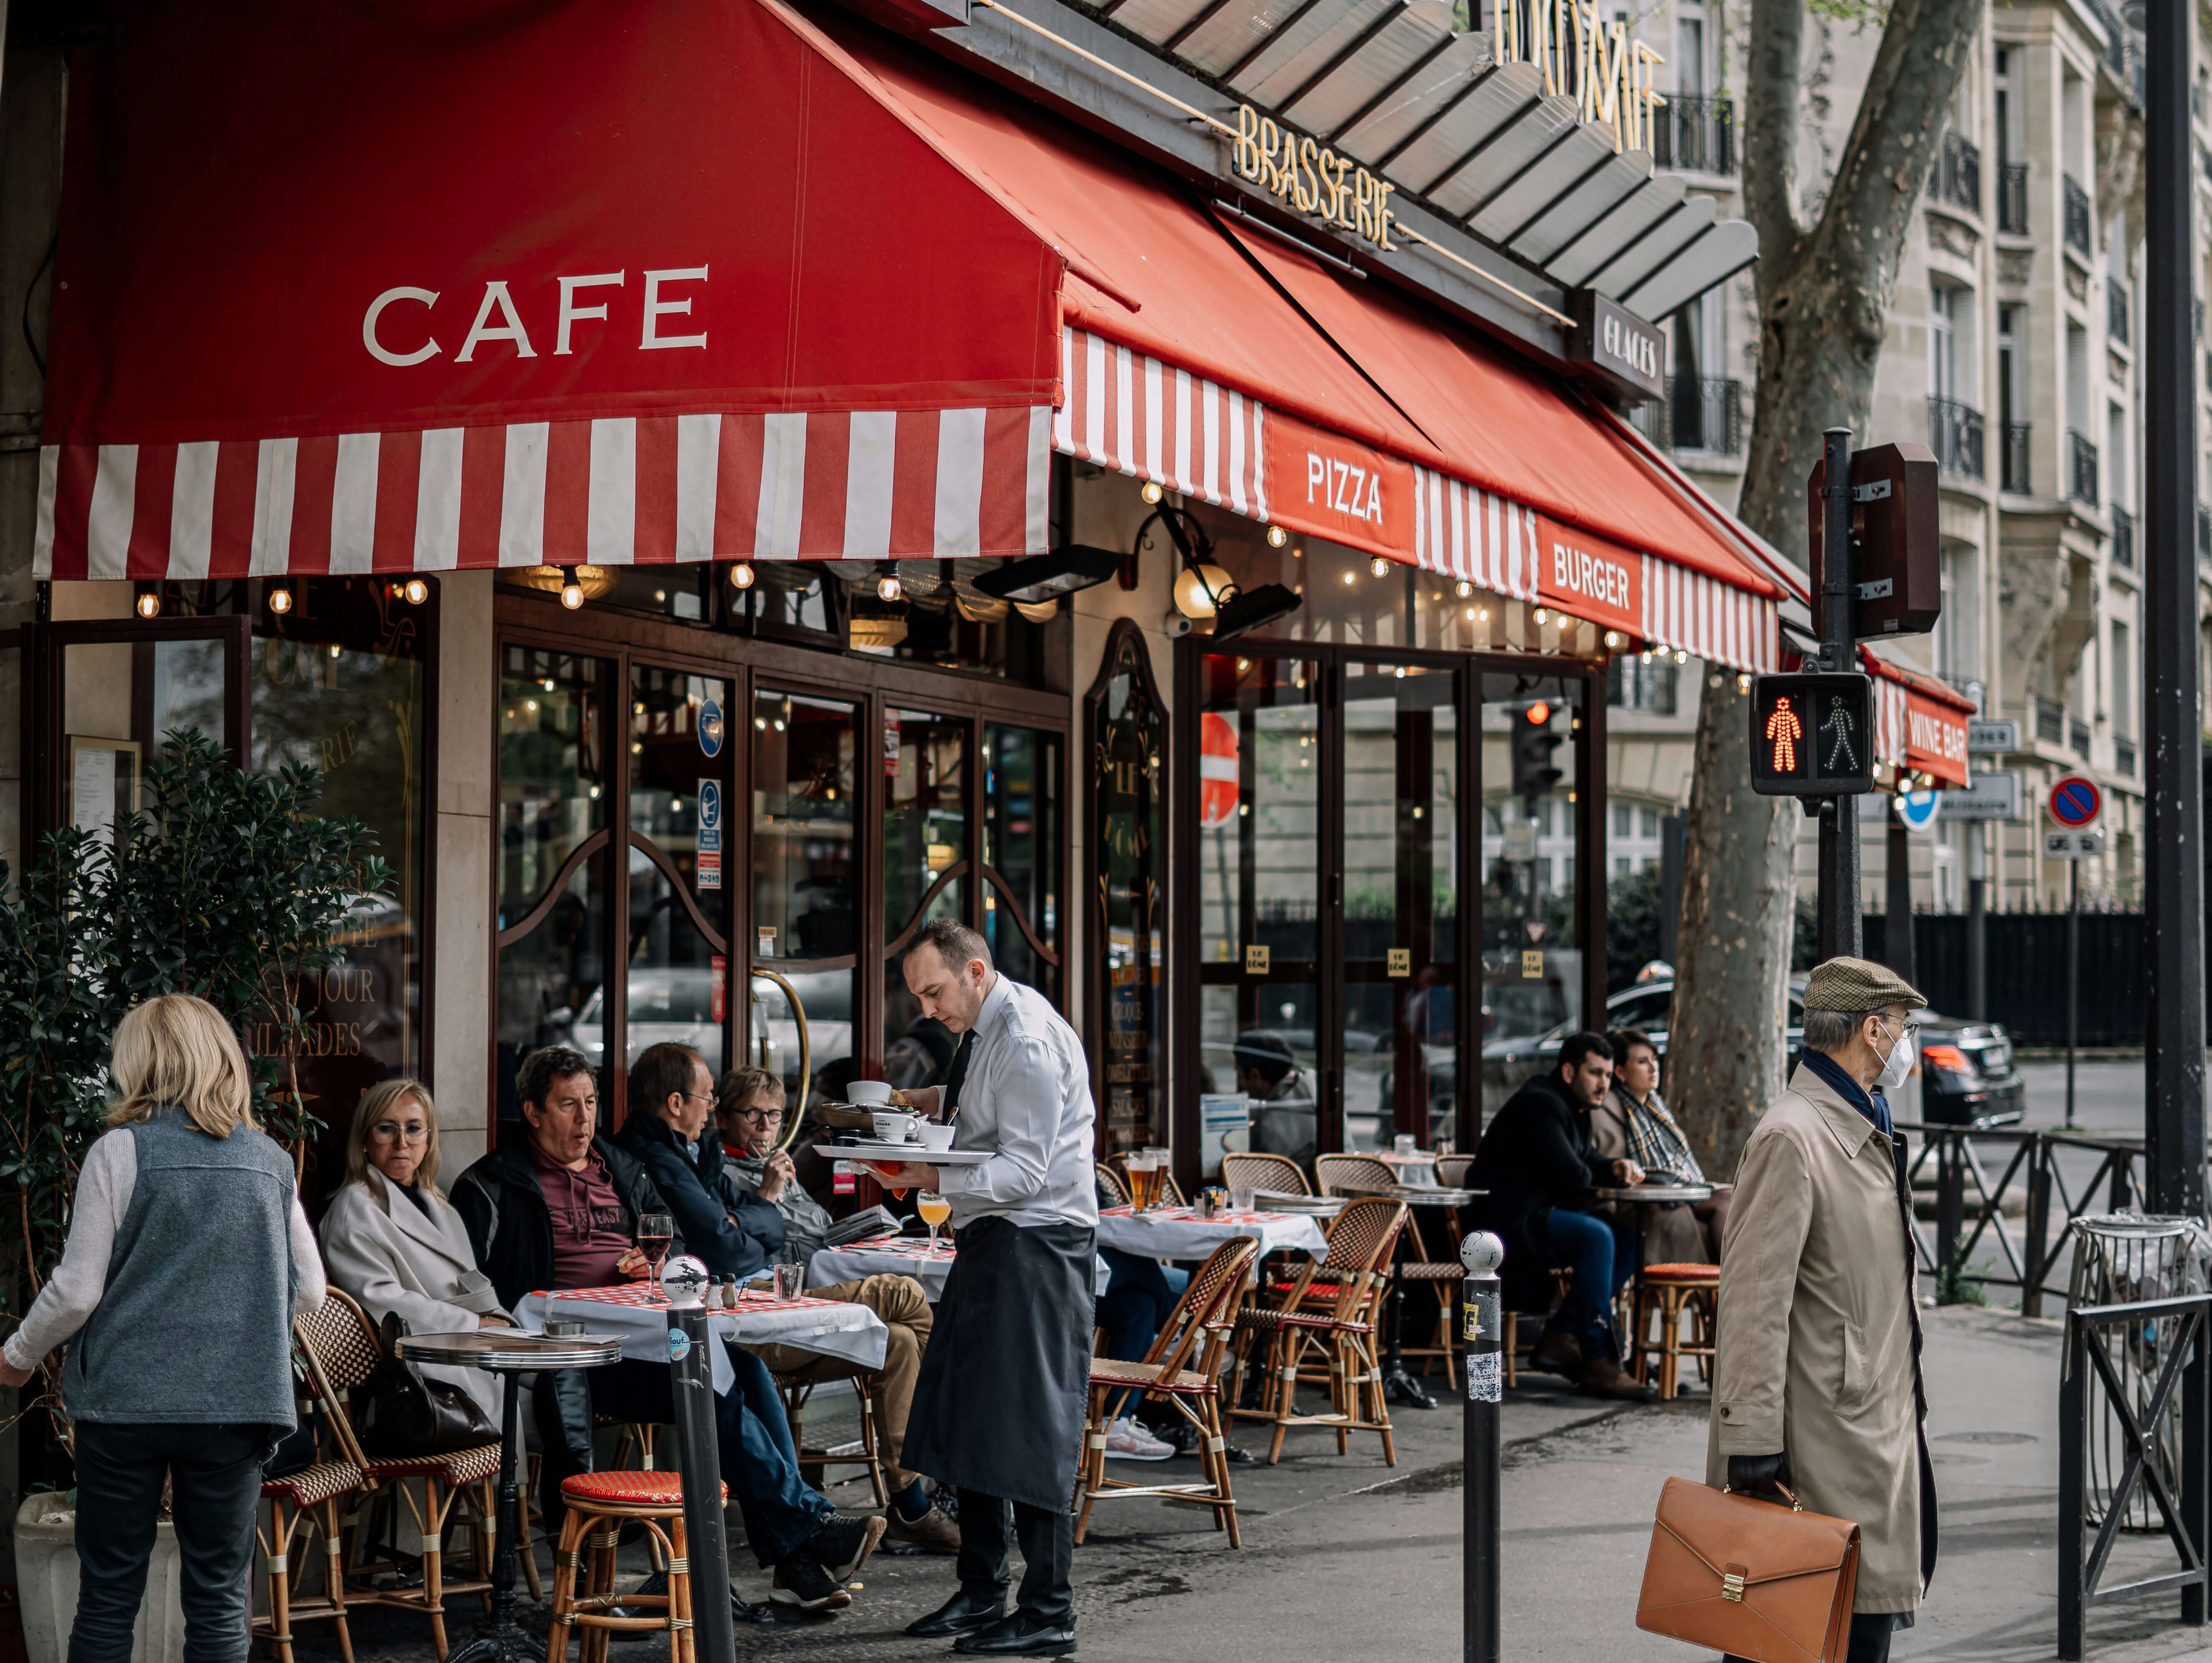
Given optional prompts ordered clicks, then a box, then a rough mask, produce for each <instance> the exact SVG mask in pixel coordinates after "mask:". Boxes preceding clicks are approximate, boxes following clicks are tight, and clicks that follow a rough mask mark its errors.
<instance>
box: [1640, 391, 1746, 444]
mask: <svg viewBox="0 0 2212 1663" xmlns="http://www.w3.org/2000/svg"><path fill="white" fill-rule="evenodd" d="M1629 419H1630V420H1631V421H1632V422H1634V423H1635V425H1636V426H1637V428H1638V429H1640V430H1641V431H1642V432H1643V434H1644V437H1645V438H1647V439H1649V440H1651V442H1652V443H1653V444H1655V445H1657V446H1661V447H1662V448H1663V449H1666V450H1670V451H1710V452H1712V453H1713V454H1714V455H1716V456H1734V455H1735V453H1736V452H1738V451H1740V450H1741V449H1742V448H1743V383H1742V382H1741V381H1738V380H1735V379H1733V378H1731V377H1729V376H1723V375H1670V376H1668V378H1667V396H1666V397H1665V398H1657V399H1654V400H1653V401H1652V402H1651V403H1650V404H1641V405H1638V407H1637V410H1636V412H1635V414H1634V415H1633V416H1631V417H1630V418H1629Z"/></svg>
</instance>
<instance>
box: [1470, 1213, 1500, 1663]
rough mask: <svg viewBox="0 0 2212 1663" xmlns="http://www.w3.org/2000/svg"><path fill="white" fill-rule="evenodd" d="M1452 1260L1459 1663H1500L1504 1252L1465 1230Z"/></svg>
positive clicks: (1492, 1240)
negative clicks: (1463, 1359) (1456, 1330)
mask: <svg viewBox="0 0 2212 1663" xmlns="http://www.w3.org/2000/svg"><path fill="white" fill-rule="evenodd" d="M1459 1258H1460V1263H1461V1264H1462V1265H1465V1266H1466V1267H1467V1282H1466V1284H1465V1287H1464V1290H1463V1292H1462V1299H1463V1300H1464V1302H1465V1304H1466V1309H1467V1315H1466V1317H1465V1319H1464V1327H1463V1330H1462V1332H1465V1334H1466V1336H1467V1411H1466V1429H1465V1431H1464V1433H1463V1437H1464V1439H1465V1457H1464V1461H1465V1465H1464V1472H1465V1473H1466V1484H1465V1502H1464V1512H1465V1515H1466V1516H1465V1521H1464V1530H1465V1538H1464V1542H1463V1546H1462V1569H1461V1587H1460V1599H1461V1605H1462V1611H1461V1623H1460V1629H1461V1635H1462V1643H1463V1645H1464V1648H1465V1663H1503V1660H1504V1649H1503V1648H1502V1647H1501V1645H1500V1644H1499V1623H1498V1614H1499V1610H1500V1607H1501V1605H1502V1604H1503V1602H1502V1600H1501V1599H1500V1598H1499V1593H1500V1588H1501V1583H1500V1581H1499V1569H1500V1555H1499V1552H1498V1525H1499V1518H1498V1514H1499V1507H1498V1466H1499V1461H1498V1456H1499V1438H1498V1412H1499V1411H1498V1403H1499V1399H1501V1397H1502V1396H1503V1395H1504V1393H1503V1390H1502V1388H1503V1385H1504V1381H1503V1378H1502V1376H1503V1373H1504V1360H1505V1359H1504V1347H1503V1344H1502V1342H1503V1340H1504V1334H1505V1318H1504V1296H1503V1294H1502V1292H1501V1290H1500V1289H1499V1286H1498V1266H1499V1265H1502V1264H1504V1262H1505V1246H1504V1243H1503V1242H1501V1241H1499V1240H1498V1238H1497V1237H1496V1236H1494V1235H1491V1234H1489V1233H1488V1232H1487V1231H1486V1230H1471V1231H1469V1232H1468V1234H1467V1235H1464V1236H1462V1238H1461V1239H1460V1244H1459Z"/></svg>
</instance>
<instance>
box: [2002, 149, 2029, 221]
mask: <svg viewBox="0 0 2212 1663" xmlns="http://www.w3.org/2000/svg"><path fill="white" fill-rule="evenodd" d="M1997 229H1998V230H2000V231H2002V232H2004V233H2005V234H2008V235H2010V236H2021V237H2024V236H2026V235H2027V163H2026V162H2024V161H2001V162H1999V163H1998V164H1997Z"/></svg>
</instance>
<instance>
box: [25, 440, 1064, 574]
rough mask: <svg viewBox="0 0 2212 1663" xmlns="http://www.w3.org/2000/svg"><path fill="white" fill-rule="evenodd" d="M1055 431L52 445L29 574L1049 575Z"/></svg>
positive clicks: (45, 454)
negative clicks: (500, 569) (712, 566)
mask: <svg viewBox="0 0 2212 1663" xmlns="http://www.w3.org/2000/svg"><path fill="white" fill-rule="evenodd" d="M1051 415H1052V412H1051V410H1049V409H1047V408H1043V407H1039V408H1036V409H1030V410H1024V409H1013V410H921V411H915V410H901V411H891V410H842V411H836V412H829V413H823V412H811V413H793V414H771V415H759V414H750V415H736V414H733V415H720V414H713V413H708V414H702V415H694V416H640V417H625V418H619V419H609V420H605V421H595V422H517V423H514V424H513V425H510V426H506V427H477V428H434V429H431V430H430V431H428V432H419V433H362V434H334V435H331V436H327V437H319V438H305V439H264V440H259V441H258V442H257V441H253V440H238V441H229V440H226V441H222V442H220V443H216V442H210V443H207V444H185V445H100V446H54V445H49V446H45V447H44V448H43V450H42V451H41V452H40V483H39V522H38V541H37V545H36V570H37V574H38V575H39V576H40V577H42V578H143V579H161V578H167V579H183V580H189V579H199V578H243V577H274V576H277V575H280V574H286V573H294V574H311V573H332V574H362V573H376V572H445V571H456V570H467V569H470V568H471V567H494V566H547V565H550V566H582V565H592V566H628V565H633V564H647V563H650V562H654V561H702V560H869V559H894V560H895V559H902V558H906V559H939V560H943V559H954V558H964V557H982V556H992V555H1030V554H1037V553H1041V552H1042V551H1043V549H1044V548H1045V546H1046V530H1045V527H1046V518H1045V516H1046V490H1047V482H1048V442H1047V441H1048V426H1049V422H1050V419H1051Z"/></svg>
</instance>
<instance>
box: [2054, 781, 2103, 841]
mask: <svg viewBox="0 0 2212 1663" xmlns="http://www.w3.org/2000/svg"><path fill="white" fill-rule="evenodd" d="M2104 807H2105V794H2104V792H2100V791H2099V790H2098V789H2097V782H2096V781H2095V780H2084V779H2083V778H2082V777H2081V775H2080V774H2068V775H2067V776H2066V777H2065V778H2064V779H2063V780H2059V781H2058V783H2057V784H2056V785H2054V786H2051V818H2052V819H2053V820H2056V821H2057V822H2058V823H2059V824H2060V825H2062V826H2063V827H2065V828H2067V829H2068V830H2069V831H2080V830H2081V829H2082V828H2084V827H2086V826H2091V825H2094V824H2095V823H2096V820H2097V816H2098V815H2099V814H2100V813H2102V812H2103V811H2104Z"/></svg>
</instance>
